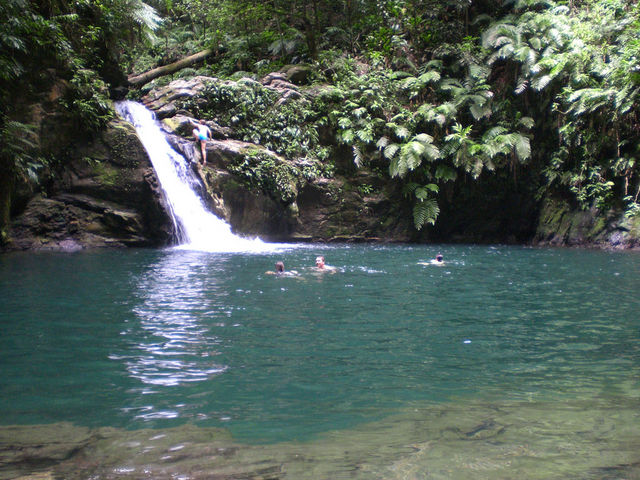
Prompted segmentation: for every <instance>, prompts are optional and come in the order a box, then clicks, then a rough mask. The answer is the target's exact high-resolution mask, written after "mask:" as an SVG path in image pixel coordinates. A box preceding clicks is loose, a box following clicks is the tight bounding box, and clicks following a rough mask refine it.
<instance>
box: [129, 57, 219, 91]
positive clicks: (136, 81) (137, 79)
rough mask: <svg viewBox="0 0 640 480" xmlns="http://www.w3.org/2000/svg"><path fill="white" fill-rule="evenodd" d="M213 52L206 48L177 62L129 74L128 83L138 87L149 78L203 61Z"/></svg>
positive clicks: (167, 73) (148, 80) (149, 79)
mask: <svg viewBox="0 0 640 480" xmlns="http://www.w3.org/2000/svg"><path fill="white" fill-rule="evenodd" d="M212 53H213V51H212V50H210V49H207V50H203V51H201V52H198V53H196V54H194V55H190V56H188V57H185V58H183V59H181V60H178V61H177V62H173V63H170V64H169V65H164V66H162V67H158V68H154V69H152V70H149V71H147V72H144V73H141V74H140V75H131V76H130V77H129V78H128V81H129V85H130V86H132V87H140V86H142V85H144V84H145V83H149V82H150V81H151V80H154V79H156V78H158V77H162V76H163V75H169V74H170V73H174V72H177V71H178V70H181V69H183V68H185V67H189V66H191V65H193V64H195V63H198V62H201V61H203V60H204V59H205V58H207V57H208V56H210V55H211V54H212Z"/></svg>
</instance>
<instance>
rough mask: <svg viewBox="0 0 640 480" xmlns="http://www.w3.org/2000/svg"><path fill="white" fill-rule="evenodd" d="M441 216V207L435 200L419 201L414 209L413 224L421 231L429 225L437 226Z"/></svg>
mask: <svg viewBox="0 0 640 480" xmlns="http://www.w3.org/2000/svg"><path fill="white" fill-rule="evenodd" d="M439 214H440V207H439V206H438V202H437V201H436V200H435V198H428V199H426V200H421V201H418V202H416V204H415V205H414V207H413V224H414V225H415V227H416V229H417V230H420V229H422V227H423V226H424V225H425V224H427V223H429V224H431V225H433V224H435V223H436V220H437V218H438V215H439Z"/></svg>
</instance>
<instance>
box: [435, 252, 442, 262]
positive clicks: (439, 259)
mask: <svg viewBox="0 0 640 480" xmlns="http://www.w3.org/2000/svg"><path fill="white" fill-rule="evenodd" d="M442 258H443V257H442V254H441V253H439V254H438V255H436V260H437V261H438V262H441V261H442Z"/></svg>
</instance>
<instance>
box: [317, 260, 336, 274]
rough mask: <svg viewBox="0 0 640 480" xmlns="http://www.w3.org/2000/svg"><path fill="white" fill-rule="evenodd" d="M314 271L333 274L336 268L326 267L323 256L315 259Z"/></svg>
mask: <svg viewBox="0 0 640 480" xmlns="http://www.w3.org/2000/svg"><path fill="white" fill-rule="evenodd" d="M315 270H316V271H320V272H331V273H335V272H336V271H337V269H336V267H332V266H331V265H326V264H325V263H324V257H323V256H319V257H316V266H315Z"/></svg>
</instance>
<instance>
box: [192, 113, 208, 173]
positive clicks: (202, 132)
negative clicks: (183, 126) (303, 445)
mask: <svg viewBox="0 0 640 480" xmlns="http://www.w3.org/2000/svg"><path fill="white" fill-rule="evenodd" d="M190 122H191V124H192V125H194V126H195V127H196V128H194V129H193V138H194V139H195V140H196V141H200V152H201V153H202V165H207V139H208V138H210V137H211V130H210V129H209V127H207V125H206V124H205V123H204V120H200V123H198V122H196V121H194V120H190Z"/></svg>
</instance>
